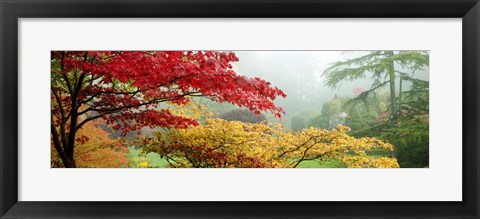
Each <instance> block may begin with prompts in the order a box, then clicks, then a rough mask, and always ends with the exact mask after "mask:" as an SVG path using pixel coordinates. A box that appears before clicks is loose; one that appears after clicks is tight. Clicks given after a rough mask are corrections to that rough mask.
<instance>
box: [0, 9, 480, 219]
mask: <svg viewBox="0 0 480 219" xmlns="http://www.w3.org/2000/svg"><path fill="white" fill-rule="evenodd" d="M0 14H1V17H0V19H1V43H0V46H1V47H0V52H1V59H0V66H1V74H0V156H1V161H0V165H1V171H0V182H1V187H0V215H1V217H2V218H33V217H35V218H195V217H201V218H218V217H222V218H244V217H245V218H267V217H269V218H304V217H308V218H479V217H480V213H479V197H480V196H479V176H480V175H479V172H480V171H479V157H480V156H479V149H478V142H479V141H478V139H479V137H478V133H479V132H478V131H479V129H478V125H479V122H478V119H479V116H478V115H479V110H478V108H479V101H478V98H479V93H480V90H479V86H477V85H478V84H479V82H480V81H479V73H480V71H479V70H480V69H479V61H480V57H479V55H480V44H479V40H480V36H479V34H480V4H479V3H478V0H297V1H295V0H258V1H253V0H244V1H240V0H222V1H221V0H197V1H195V0H142V1H135V0H119V1H108V0H100V1H94V0H63V1H59V0H39V1H33V0H15V1H14V0H1V1H0ZM72 17H75V18H76V17H90V18H105V17H112V18H120V17H122V18H133V17H212V18H225V17H258V18H264V17H269V18H277V17H282V18H294V17H303V18H305V17H335V18H336V17H348V18H352V17H369V18H392V17H393V18H397V17H402V18H403V17H405V18H426V17H429V18H450V17H456V18H462V21H463V22H462V34H463V39H462V40H463V42H462V43H463V48H462V49H463V65H462V68H463V73H462V77H463V79H462V80H463V81H462V83H463V87H462V92H463V97H462V98H463V106H462V107H463V109H462V110H463V118H462V119H463V136H462V137H463V152H462V153H463V173H462V175H463V179H462V180H463V193H462V194H463V201H461V202H24V201H18V152H17V145H18V140H17V138H18V87H19V85H18V19H19V18H72ZM445 43H448V42H445ZM452 76H455V75H452ZM39 189H41V188H39ZM438 192H442V191H438Z"/></svg>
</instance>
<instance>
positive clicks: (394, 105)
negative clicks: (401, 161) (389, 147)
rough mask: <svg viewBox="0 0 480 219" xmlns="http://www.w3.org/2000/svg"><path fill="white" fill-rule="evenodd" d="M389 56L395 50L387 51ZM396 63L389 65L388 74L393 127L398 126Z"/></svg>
mask: <svg viewBox="0 0 480 219" xmlns="http://www.w3.org/2000/svg"><path fill="white" fill-rule="evenodd" d="M387 54H388V56H393V51H389V52H387ZM394 65H395V63H394V61H392V63H391V64H390V66H389V67H388V75H389V78H390V113H391V115H390V126H391V127H392V128H396V127H397V95H396V89H395V66H394ZM392 156H393V157H394V158H397V157H398V150H397V148H394V149H393V155H392Z"/></svg>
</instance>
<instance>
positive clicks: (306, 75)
mask: <svg viewBox="0 0 480 219" xmlns="http://www.w3.org/2000/svg"><path fill="white" fill-rule="evenodd" d="M234 52H235V54H236V55H237V57H238V58H239V59H240V60H239V62H236V63H234V68H235V70H236V71H237V72H238V73H239V74H241V75H245V76H248V77H260V78H262V79H265V80H266V81H269V82H271V83H272V84H273V85H274V86H277V87H279V88H280V89H281V90H283V91H284V92H285V93H286V94H287V98H286V99H279V100H278V101H276V102H275V103H276V104H277V106H281V107H283V108H284V110H285V111H286V115H285V116H284V120H286V119H288V120H289V119H290V118H291V117H292V116H293V115H295V114H298V113H301V111H303V110H309V109H310V110H321V107H322V105H323V103H325V102H326V101H329V100H330V99H332V98H333V97H334V95H338V96H342V97H353V89H354V88H356V87H360V88H363V89H365V90H367V89H368V88H370V86H371V83H372V80H371V79H370V78H369V77H367V78H366V79H360V80H356V81H353V82H343V83H342V86H341V87H340V88H339V89H335V90H333V89H331V88H329V87H326V86H324V79H323V77H322V73H323V71H324V70H325V69H326V68H328V67H329V66H330V64H332V63H334V62H337V61H344V60H347V59H351V58H356V57H359V56H362V55H365V54H367V53H368V51H347V52H345V51H234ZM415 77H417V78H421V79H423V80H428V79H429V76H428V69H427V71H424V72H418V73H417V74H416V76H415ZM407 86H408V85H407ZM397 87H398V86H397ZM283 122H285V121H283Z"/></svg>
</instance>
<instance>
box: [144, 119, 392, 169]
mask: <svg viewBox="0 0 480 219" xmlns="http://www.w3.org/2000/svg"><path fill="white" fill-rule="evenodd" d="M195 115H197V114H195ZM349 130H350V129H349V128H348V127H346V126H338V127H337V128H336V129H335V130H332V131H329V130H324V129H318V128H308V129H303V130H301V131H299V132H287V131H285V130H284V129H283V127H282V125H280V124H266V123H259V124H251V123H243V122H239V121H226V120H223V119H218V118H206V119H205V122H204V124H202V125H199V126H194V127H189V128H187V129H171V130H166V131H159V132H155V133H154V136H153V137H146V138H143V139H141V141H142V142H141V143H140V145H142V147H143V150H144V152H155V153H158V154H160V156H161V157H163V158H165V159H166V160H167V161H168V162H169V164H170V167H236V168H252V167H255V168H258V167H266V168H295V167H298V166H299V164H300V163H301V162H303V161H306V160H326V159H337V160H340V161H343V162H344V163H345V165H347V167H363V168H367V167H376V168H396V167H399V166H398V163H397V161H396V159H395V158H387V157H381V158H372V157H368V156H367V154H366V151H368V150H371V149H375V148H382V149H387V150H390V151H392V150H393V146H392V145H391V144H388V143H385V142H382V141H380V140H378V139H375V138H366V137H365V138H354V137H351V136H349V135H347V134H346V133H347V132H348V131H349Z"/></svg>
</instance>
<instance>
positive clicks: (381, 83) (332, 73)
mask: <svg viewBox="0 0 480 219" xmlns="http://www.w3.org/2000/svg"><path fill="white" fill-rule="evenodd" d="M428 65H429V53H428V52H427V51H398V52H394V51H372V52H370V53H368V54H367V55H364V56H361V57H357V58H354V59H350V60H347V61H339V62H336V63H334V64H333V65H332V66H330V67H329V68H327V69H326V70H325V71H324V73H323V75H324V76H325V78H326V81H325V85H327V86H329V87H331V88H338V87H340V85H341V82H343V81H353V80H356V79H361V78H366V77H367V76H370V75H371V78H372V79H373V81H374V82H373V83H372V85H371V87H370V89H369V90H366V91H363V92H362V93H361V94H360V95H358V96H357V97H356V98H354V99H353V100H352V101H354V102H359V101H365V100H366V99H367V97H368V96H369V95H371V94H374V93H376V92H377V91H379V90H380V89H381V88H383V87H385V86H387V85H388V86H389V90H390V101H389V102H390V106H389V111H390V120H389V121H390V126H391V128H395V127H396V126H397V116H398V109H399V106H398V103H397V101H398V97H397V89H396V87H395V84H396V83H395V82H396V80H397V79H399V81H400V78H401V80H413V78H412V76H413V74H414V73H415V72H416V71H418V70H423V69H425V68H426V67H428ZM404 70H407V71H409V73H406V72H404ZM394 156H395V157H396V156H397V150H395V151H394Z"/></svg>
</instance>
